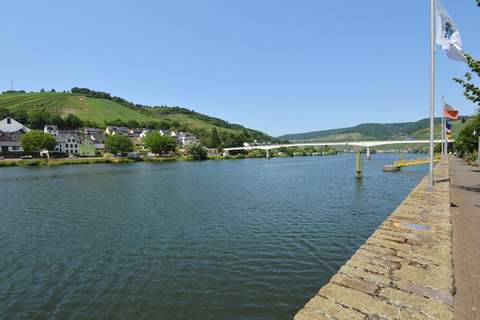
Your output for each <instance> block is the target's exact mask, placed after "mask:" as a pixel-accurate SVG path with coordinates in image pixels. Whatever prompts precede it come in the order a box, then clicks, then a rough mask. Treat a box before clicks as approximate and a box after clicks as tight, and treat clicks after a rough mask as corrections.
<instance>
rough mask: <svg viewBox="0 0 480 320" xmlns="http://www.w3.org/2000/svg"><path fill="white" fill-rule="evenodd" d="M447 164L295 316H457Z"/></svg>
mask: <svg viewBox="0 0 480 320" xmlns="http://www.w3.org/2000/svg"><path fill="white" fill-rule="evenodd" d="M448 169H449V165H448V161H446V160H442V161H441V162H440V163H439V164H438V165H437V166H436V167H435V180H436V181H437V183H436V185H435V189H434V191H433V192H430V191H427V179H423V180H422V182H421V183H420V184H419V185H418V186H417V187H416V188H415V189H414V190H413V191H412V192H411V193H410V195H409V196H408V197H407V198H406V199H405V200H404V201H403V202H402V204H401V205H400V206H399V207H398V208H397V209H396V210H395V211H394V212H393V213H392V214H391V215H390V217H388V219H387V220H385V222H384V223H383V224H382V225H381V226H380V227H379V228H378V229H377V230H376V231H375V233H374V234H373V235H372V236H371V237H370V238H369V239H368V240H367V242H366V243H365V244H364V245H363V246H361V247H360V249H358V250H357V252H356V253H355V254H354V255H353V256H352V258H351V259H350V260H349V261H347V263H346V264H345V265H344V266H343V267H342V268H341V269H340V270H339V272H338V273H337V274H336V275H334V276H333V277H332V279H330V282H329V283H328V284H327V285H325V286H324V287H323V288H321V289H320V291H319V292H318V293H317V295H316V296H315V297H313V298H312V299H311V300H310V301H309V302H308V303H307V304H306V305H305V307H304V308H303V309H302V310H300V312H298V313H297V315H296V316H295V319H296V320H320V319H337V320H340V319H363V320H367V319H368V320H371V319H382V320H384V319H442V320H447V319H453V293H454V287H453V264H452V247H451V244H452V243H451V241H452V224H451V215H450V182H449V179H448V178H449V172H448ZM476 226H478V224H477V225H476ZM477 266H478V265H477ZM472 268H473V266H472ZM477 271H480V270H478V268H477Z"/></svg>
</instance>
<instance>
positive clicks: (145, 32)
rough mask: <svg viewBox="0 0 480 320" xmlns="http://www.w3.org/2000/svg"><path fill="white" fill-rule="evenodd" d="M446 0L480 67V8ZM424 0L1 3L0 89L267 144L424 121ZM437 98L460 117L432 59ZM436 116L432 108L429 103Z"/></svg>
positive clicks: (449, 68)
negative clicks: (191, 117)
mask: <svg viewBox="0 0 480 320" xmlns="http://www.w3.org/2000/svg"><path fill="white" fill-rule="evenodd" d="M474 2H475V1H474V0H444V1H443V4H444V5H445V6H446V8H447V10H448V11H449V12H450V14H451V15H452V17H453V18H454V19H455V21H456V22H457V24H458V25H459V27H460V31H461V34H462V37H463V42H464V47H465V49H466V50H467V51H469V52H472V53H473V54H475V55H476V56H477V57H480V41H478V39H479V38H478V34H479V31H480V8H477V7H476V6H475V4H474ZM428 10H429V1H428V0H407V1H402V2H399V1H385V0H369V1H354V0H335V1H326V0H325V1H323V0H322V1H319V0H295V1H291V0H288V1H287V0H203V1H199V0H189V1H187V0H175V1H166V0H165V1H158V0H157V1H154V0H137V1H122V0H115V1H113V0H103V1H94V0H88V1H85V0H82V1H69V0H61V1H60V0H58V1H48V0H44V1H40V0H30V1H27V0H2V1H1V3H0V29H1V30H2V38H3V41H2V43H3V45H2V50H1V52H0V55H1V57H2V58H1V59H0V70H1V72H0V89H1V90H5V89H8V88H9V87H10V81H11V80H12V79H13V81H14V84H15V87H16V88H17V89H25V90H39V89H41V88H46V89H50V88H55V89H57V90H64V89H67V90H68V89H70V88H71V87H73V86H84V87H89V88H91V89H95V90H103V91H107V92H110V93H112V94H114V95H118V96H121V97H124V98H126V99H128V100H131V101H133V102H136V103H142V104H149V105H161V104H167V105H180V106H185V107H187V108H189V109H194V110H196V111H199V112H202V113H206V114H209V115H212V116H217V117H221V118H223V119H226V120H228V121H230V122H235V123H240V124H243V125H246V126H248V127H252V128H256V129H260V130H263V131H266V132H268V133H270V134H273V135H280V134H285V133H295V132H305V131H313V130H321V129H330V128H337V127H345V126H351V125H355V124H358V123H362V122H399V121H414V120H418V119H420V118H424V117H427V116H428V76H429V69H428V62H429V60H428V59H429V56H428V50H429V49H428V40H429V29H428V28H429V12H428ZM437 57H438V63H437V66H438V67H437V83H438V87H437V88H438V90H437V93H438V96H439V97H440V96H441V95H444V96H445V97H446V98H447V101H448V102H449V103H450V104H452V105H454V106H456V107H458V108H459V109H460V110H461V112H462V113H463V114H472V113H473V112H474V110H475V106H474V105H473V104H471V103H468V102H467V101H466V100H465V99H464V97H463V96H462V91H461V89H460V88H459V87H458V86H457V85H456V84H455V83H453V81H452V80H451V78H452V77H453V76H461V75H463V74H464V73H465V71H466V67H465V66H464V65H463V64H462V63H459V62H456V61H451V60H448V59H447V58H446V57H445V55H444V53H443V52H439V53H438V54H437ZM437 110H438V114H440V107H439V105H438V107H437Z"/></svg>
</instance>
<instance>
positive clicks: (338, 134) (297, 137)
mask: <svg viewBox="0 0 480 320" xmlns="http://www.w3.org/2000/svg"><path fill="white" fill-rule="evenodd" d="M451 122H452V125H453V134H454V135H455V133H456V132H458V131H459V129H460V128H461V127H462V126H463V125H464V123H463V122H462V121H461V120H458V121H451ZM429 126H430V119H422V120H419V121H416V122H403V123H363V124H359V125H357V126H355V127H349V128H341V129H331V130H322V131H313V132H305V133H296V134H287V135H283V136H280V137H278V138H279V139H287V140H290V141H319V142H322V141H346V140H350V141H352V140H354V141H355V140H356V141H359V140H395V139H398V140H403V139H410V138H411V139H427V138H428V136H429ZM440 126H441V118H436V119H435V134H436V135H437V136H440V132H441V131H440V130H441V129H440Z"/></svg>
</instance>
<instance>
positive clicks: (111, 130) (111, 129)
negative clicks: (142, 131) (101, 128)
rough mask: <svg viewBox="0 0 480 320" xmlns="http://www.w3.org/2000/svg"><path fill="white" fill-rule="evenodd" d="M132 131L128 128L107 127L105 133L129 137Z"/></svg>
mask: <svg viewBox="0 0 480 320" xmlns="http://www.w3.org/2000/svg"><path fill="white" fill-rule="evenodd" d="M129 132H130V130H129V129H128V128H127V127H116V126H107V128H106V129H105V133H106V134H107V135H109V136H110V135H122V136H128V134H129Z"/></svg>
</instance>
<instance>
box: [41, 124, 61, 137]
mask: <svg viewBox="0 0 480 320" xmlns="http://www.w3.org/2000/svg"><path fill="white" fill-rule="evenodd" d="M43 132H45V133H50V134H51V135H52V136H54V137H56V136H57V135H58V126H55V125H52V124H48V125H45V126H44V127H43Z"/></svg>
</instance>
